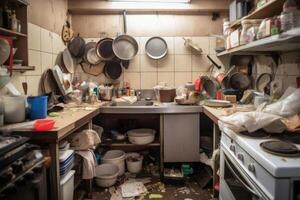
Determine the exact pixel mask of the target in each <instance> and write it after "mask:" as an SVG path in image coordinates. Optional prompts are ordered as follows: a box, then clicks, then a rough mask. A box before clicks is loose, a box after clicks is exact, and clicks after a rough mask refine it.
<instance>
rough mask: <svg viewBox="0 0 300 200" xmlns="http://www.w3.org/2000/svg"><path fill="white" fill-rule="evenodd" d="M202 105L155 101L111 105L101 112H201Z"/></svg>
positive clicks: (105, 106) (103, 108) (102, 108)
mask: <svg viewBox="0 0 300 200" xmlns="http://www.w3.org/2000/svg"><path fill="white" fill-rule="evenodd" d="M200 112H202V106H198V105H187V106H185V105H178V104H176V103H154V105H151V106H109V105H104V106H102V107H101V108H100V113H105V114H177V113H178V114H180V113H200Z"/></svg>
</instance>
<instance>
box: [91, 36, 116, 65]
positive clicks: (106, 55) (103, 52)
mask: <svg viewBox="0 0 300 200" xmlns="http://www.w3.org/2000/svg"><path fill="white" fill-rule="evenodd" d="M112 44H113V39H112V38H103V39H101V40H100V41H99V42H98V43H97V46H96V52H97V55H98V57H99V58H100V59H101V60H102V61H108V60H111V59H113V58H114V57H115V56H116V55H115V54H114V51H113V47H112Z"/></svg>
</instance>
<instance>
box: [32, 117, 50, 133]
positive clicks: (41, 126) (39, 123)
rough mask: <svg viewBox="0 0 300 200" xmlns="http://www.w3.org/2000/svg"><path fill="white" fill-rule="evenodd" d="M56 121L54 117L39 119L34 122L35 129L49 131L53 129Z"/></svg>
mask: <svg viewBox="0 0 300 200" xmlns="http://www.w3.org/2000/svg"><path fill="white" fill-rule="evenodd" d="M54 124H55V121H54V120H52V119H39V120H36V121H35V123H34V130H36V131H49V130H51V129H53V127H54Z"/></svg>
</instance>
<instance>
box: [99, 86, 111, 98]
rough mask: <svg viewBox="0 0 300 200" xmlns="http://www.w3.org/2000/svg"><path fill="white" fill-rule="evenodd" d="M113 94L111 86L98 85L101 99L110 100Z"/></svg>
mask: <svg viewBox="0 0 300 200" xmlns="http://www.w3.org/2000/svg"><path fill="white" fill-rule="evenodd" d="M112 96H113V86H99V97H100V99H101V100H103V101H111V99H112Z"/></svg>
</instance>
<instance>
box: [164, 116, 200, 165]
mask: <svg viewBox="0 0 300 200" xmlns="http://www.w3.org/2000/svg"><path fill="white" fill-rule="evenodd" d="M199 126H200V121H199V114H178V115H173V114H172V115H164V142H163V143H164V162H199V147H200V144H199V143H200V127H199Z"/></svg>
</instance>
